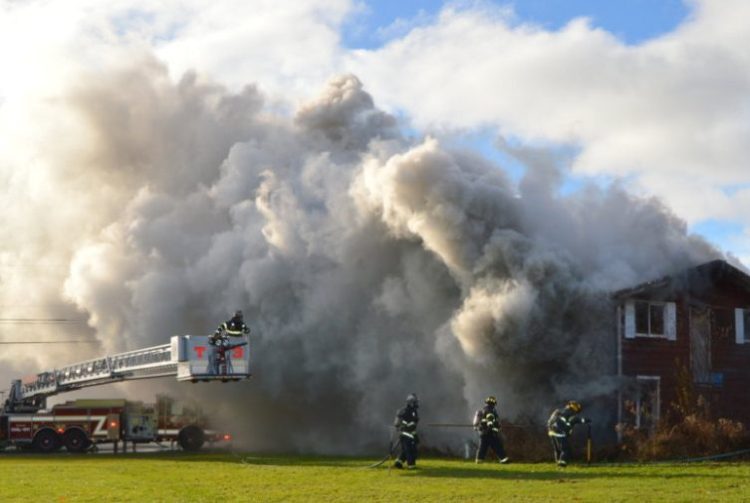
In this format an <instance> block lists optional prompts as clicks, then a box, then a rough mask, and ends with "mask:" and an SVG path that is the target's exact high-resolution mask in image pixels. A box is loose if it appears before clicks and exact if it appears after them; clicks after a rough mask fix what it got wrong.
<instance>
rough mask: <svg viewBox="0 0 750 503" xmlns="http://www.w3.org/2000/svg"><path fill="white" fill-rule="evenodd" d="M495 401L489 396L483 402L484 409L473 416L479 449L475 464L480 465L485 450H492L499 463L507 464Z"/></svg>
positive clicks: (485, 454)
mask: <svg viewBox="0 0 750 503" xmlns="http://www.w3.org/2000/svg"><path fill="white" fill-rule="evenodd" d="M496 407H497V399H496V398H495V397H494V396H489V397H487V399H486V400H485V401H484V407H482V408H481V409H479V410H478V411H477V412H476V413H475V414H474V429H475V430H476V431H477V433H479V449H477V457H476V460H475V461H476V462H477V463H481V462H483V461H484V458H485V456H487V450H488V449H490V448H491V449H492V450H493V451H495V455H496V456H497V459H498V461H499V462H500V463H507V462H508V456H507V455H506V454H505V446H504V445H503V438H502V436H501V435H500V417H499V416H498V414H497V408H496Z"/></svg>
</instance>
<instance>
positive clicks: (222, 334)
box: [208, 310, 250, 374]
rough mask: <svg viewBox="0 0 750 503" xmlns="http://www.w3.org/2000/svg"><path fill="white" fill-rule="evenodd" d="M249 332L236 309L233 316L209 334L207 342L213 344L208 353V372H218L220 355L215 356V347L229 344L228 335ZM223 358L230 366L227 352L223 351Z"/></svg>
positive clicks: (240, 334)
mask: <svg viewBox="0 0 750 503" xmlns="http://www.w3.org/2000/svg"><path fill="white" fill-rule="evenodd" d="M249 333H250V329H249V328H248V327H247V325H245V321H244V319H243V316H242V311H240V310H237V311H235V313H234V316H232V317H231V318H230V319H229V320H227V321H225V322H224V323H222V324H221V325H219V327H218V328H217V329H216V331H215V332H214V333H213V335H211V337H209V338H208V343H209V344H210V345H211V346H213V348H212V350H211V352H210V353H209V355H208V368H209V373H211V374H218V373H219V368H218V367H219V361H218V360H219V359H220V355H219V356H217V354H216V353H217V351H220V350H217V347H218V346H225V347H227V346H230V345H231V342H230V341H229V339H230V337H241V336H242V335H247V334H249ZM224 357H225V358H227V364H228V367H231V361H229V360H228V358H229V353H228V352H227V353H225V355H224Z"/></svg>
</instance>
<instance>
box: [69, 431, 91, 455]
mask: <svg viewBox="0 0 750 503" xmlns="http://www.w3.org/2000/svg"><path fill="white" fill-rule="evenodd" d="M63 443H65V449H66V450H67V451H68V452H72V453H80V452H84V451H85V450H86V449H88V448H89V445H91V441H90V440H89V437H87V436H86V434H85V433H84V432H83V431H82V430H80V429H78V428H71V429H69V430H68V431H66V432H65V436H64V437H63Z"/></svg>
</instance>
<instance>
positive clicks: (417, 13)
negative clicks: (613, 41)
mask: <svg viewBox="0 0 750 503" xmlns="http://www.w3.org/2000/svg"><path fill="white" fill-rule="evenodd" d="M487 3H493V4H495V5H500V6H511V7H512V8H513V11H514V12H515V14H516V17H517V21H518V22H524V23H534V24H538V25H540V26H542V27H544V28H546V29H549V30H556V29H559V28H560V27H562V26H564V25H565V24H566V23H568V22H569V21H570V20H571V19H574V18H577V17H587V18H589V19H591V22H592V24H593V25H594V26H596V27H600V28H603V29H605V30H607V31H609V32H610V33H612V34H614V35H616V36H617V37H618V38H620V39H622V40H624V41H625V42H627V43H628V44H634V43H638V42H642V41H643V40H647V39H649V38H653V37H657V36H659V35H660V34H663V33H665V32H669V31H671V30H672V29H674V28H675V27H676V26H677V25H678V24H679V23H680V22H681V21H682V20H683V19H684V18H685V17H686V16H687V15H689V9H688V8H687V6H686V5H685V3H684V2H682V1H681V0H598V1H595V0H516V1H513V2H502V1H501V2H498V1H495V2H487ZM445 4H446V2H442V1H437V0H413V1H409V2H403V1H394V0H384V1H378V2H373V1H370V2H366V3H365V5H366V8H365V9H364V10H363V11H362V12H361V13H360V14H359V15H358V16H356V17H355V20H354V21H355V22H354V23H353V24H354V26H349V29H347V30H346V31H345V34H344V35H345V41H344V42H345V44H346V45H348V46H349V47H355V48H359V47H361V48H368V49H372V48H376V47H378V46H380V45H382V44H383V43H384V42H385V41H387V40H388V38H387V36H384V33H383V32H384V31H385V32H387V28H388V27H392V26H394V23H399V22H404V21H410V20H411V21H414V20H417V21H418V20H419V19H420V18H421V17H427V18H428V17H429V16H431V15H435V14H437V13H438V12H439V11H440V9H441V8H442V7H443V5H445ZM464 4H465V2H464Z"/></svg>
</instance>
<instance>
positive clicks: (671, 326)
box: [624, 299, 677, 341]
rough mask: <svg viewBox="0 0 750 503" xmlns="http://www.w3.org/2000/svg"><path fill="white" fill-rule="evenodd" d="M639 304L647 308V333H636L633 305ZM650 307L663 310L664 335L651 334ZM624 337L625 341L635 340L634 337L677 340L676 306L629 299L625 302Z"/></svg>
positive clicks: (667, 303) (671, 303)
mask: <svg viewBox="0 0 750 503" xmlns="http://www.w3.org/2000/svg"><path fill="white" fill-rule="evenodd" d="M636 302H640V303H643V304H646V305H647V306H648V317H649V318H648V323H649V332H648V333H644V332H637V331H636V323H635V304H636ZM651 306H660V307H662V308H663V311H664V314H663V318H664V333H663V334H654V333H651V328H650V326H651ZM624 332H625V333H624V335H625V338H626V339H635V338H636V337H643V338H648V339H666V340H670V341H676V340H677V305H676V304H675V303H674V302H664V301H650V300H638V299H631V300H628V301H626V302H625V330H624Z"/></svg>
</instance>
